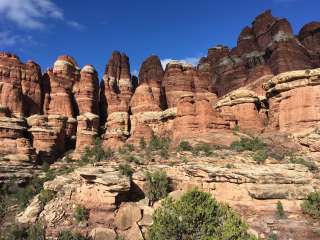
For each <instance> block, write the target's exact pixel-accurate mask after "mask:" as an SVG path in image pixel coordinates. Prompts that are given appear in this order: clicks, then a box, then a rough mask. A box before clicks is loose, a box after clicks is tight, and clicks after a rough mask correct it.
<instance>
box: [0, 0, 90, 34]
mask: <svg viewBox="0 0 320 240" xmlns="http://www.w3.org/2000/svg"><path fill="white" fill-rule="evenodd" d="M0 14H1V15H2V17H3V18H4V19H5V20H7V21H10V22H12V23H14V24H16V25H18V26H19V27H21V28H27V29H31V30H36V29H43V28H45V27H46V22H47V21H48V20H60V21H64V22H65V23H66V24H67V25H68V26H70V27H72V28H74V29H77V30H83V29H84V26H83V25H82V24H80V23H78V22H76V21H71V20H67V19H66V18H65V16H64V13H63V10H62V9H61V8H59V7H58V6H57V5H56V4H55V3H54V2H53V1H52V0H0Z"/></svg>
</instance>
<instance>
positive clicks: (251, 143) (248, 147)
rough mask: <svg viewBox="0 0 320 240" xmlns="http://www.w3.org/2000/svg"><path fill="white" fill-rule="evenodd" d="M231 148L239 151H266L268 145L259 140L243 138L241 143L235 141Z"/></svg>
mask: <svg viewBox="0 0 320 240" xmlns="http://www.w3.org/2000/svg"><path fill="white" fill-rule="evenodd" d="M231 148H232V149H234V150H236V151H238V152H242V151H253V152H255V151H258V150H264V149H265V148H266V144H265V143H264V142H262V141H261V140H260V139H259V138H257V137H254V138H244V137H242V138H241V139H240V141H234V142H233V143H232V144H231Z"/></svg>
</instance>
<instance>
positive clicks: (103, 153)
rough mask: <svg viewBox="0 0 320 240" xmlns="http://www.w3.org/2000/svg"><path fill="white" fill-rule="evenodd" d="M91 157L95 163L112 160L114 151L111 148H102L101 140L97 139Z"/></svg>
mask: <svg viewBox="0 0 320 240" xmlns="http://www.w3.org/2000/svg"><path fill="white" fill-rule="evenodd" d="M91 155H92V157H93V159H92V162H93V163H95V162H101V161H102V160H107V159H110V158H111V157H112V156H113V151H112V150H111V149H110V148H108V149H106V150H104V149H103V147H102V142H101V139H100V138H96V139H95V143H94V146H93V148H92V149H91Z"/></svg>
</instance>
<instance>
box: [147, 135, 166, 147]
mask: <svg viewBox="0 0 320 240" xmlns="http://www.w3.org/2000/svg"><path fill="white" fill-rule="evenodd" d="M170 142H171V141H170V139H169V138H166V137H157V136H156V135H153V136H152V137H151V140H150V143H149V145H148V148H149V149H150V150H151V151H156V150H161V149H169V146H170Z"/></svg>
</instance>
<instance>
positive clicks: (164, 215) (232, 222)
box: [148, 190, 255, 240]
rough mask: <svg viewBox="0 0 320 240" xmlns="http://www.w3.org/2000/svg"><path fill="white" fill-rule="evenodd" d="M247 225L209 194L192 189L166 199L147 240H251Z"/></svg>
mask: <svg viewBox="0 0 320 240" xmlns="http://www.w3.org/2000/svg"><path fill="white" fill-rule="evenodd" d="M247 230H248V226H247V225H246V224H245V223H244V222H243V221H242V220H241V218H240V217H239V216H238V215H237V214H236V213H235V212H234V211H233V210H232V209H231V208H230V207H228V206H227V205H224V204H220V203H218V202H217V201H216V200H215V199H213V198H212V197H211V196H210V194H208V193H204V192H200V191H198V190H193V191H190V192H187V193H186V194H184V195H183V196H182V197H181V198H180V199H179V200H177V201H174V200H172V198H167V199H165V200H164V201H163V202H162V205H161V207H160V208H158V209H157V210H156V211H155V213H154V215H153V225H152V226H151V227H150V229H149V232H148V236H149V239H150V240H176V239H208V240H209V239H212V240H213V239H219V240H230V239H237V240H251V239H255V237H253V236H250V235H249V234H248V233H247Z"/></svg>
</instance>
